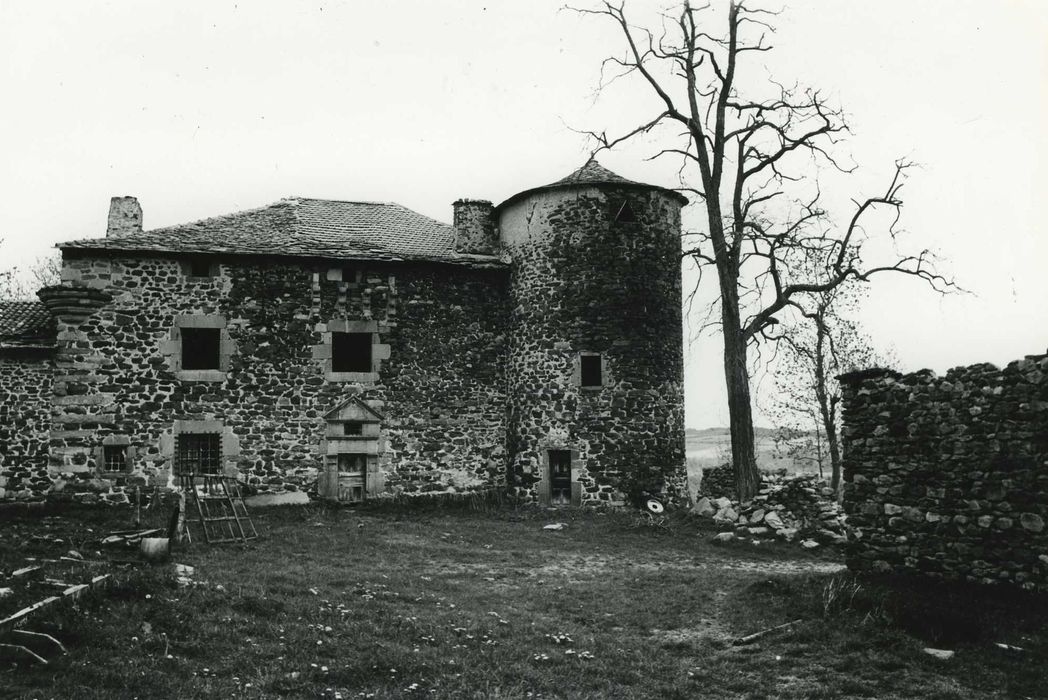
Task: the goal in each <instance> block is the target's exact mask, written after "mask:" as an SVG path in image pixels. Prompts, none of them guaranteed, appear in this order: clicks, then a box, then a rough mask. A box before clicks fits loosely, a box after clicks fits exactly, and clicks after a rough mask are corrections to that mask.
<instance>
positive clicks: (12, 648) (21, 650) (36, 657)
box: [0, 644, 47, 665]
mask: <svg viewBox="0 0 1048 700" xmlns="http://www.w3.org/2000/svg"><path fill="white" fill-rule="evenodd" d="M0 650H10V651H14V652H17V653H19V654H25V655H26V656H28V657H30V658H32V659H33V660H35V661H39V662H40V663H42V664H45V665H46V664H47V659H45V658H44V657H42V656H40V655H39V654H37V653H36V652H35V651H32V650H30V649H26V648H25V647H24V646H22V645H20V644H0Z"/></svg>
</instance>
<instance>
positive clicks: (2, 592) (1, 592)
mask: <svg viewBox="0 0 1048 700" xmlns="http://www.w3.org/2000/svg"><path fill="white" fill-rule="evenodd" d="M14 594H15V592H14V590H12V589H10V588H0V598H6V597H7V596H9V595H14Z"/></svg>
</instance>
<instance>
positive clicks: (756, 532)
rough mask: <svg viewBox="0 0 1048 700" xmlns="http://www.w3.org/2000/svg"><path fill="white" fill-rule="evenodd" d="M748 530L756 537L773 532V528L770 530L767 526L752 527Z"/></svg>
mask: <svg viewBox="0 0 1048 700" xmlns="http://www.w3.org/2000/svg"><path fill="white" fill-rule="evenodd" d="M747 532H749V533H750V534H751V535H753V536H754V537H758V536H760V535H767V534H768V533H769V532H771V530H769V529H768V528H766V527H751V528H747Z"/></svg>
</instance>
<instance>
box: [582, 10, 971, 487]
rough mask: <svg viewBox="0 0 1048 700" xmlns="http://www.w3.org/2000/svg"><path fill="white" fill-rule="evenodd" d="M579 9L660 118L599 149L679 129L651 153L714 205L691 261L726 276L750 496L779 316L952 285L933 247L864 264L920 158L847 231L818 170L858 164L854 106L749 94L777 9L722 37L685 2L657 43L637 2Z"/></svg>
mask: <svg viewBox="0 0 1048 700" xmlns="http://www.w3.org/2000/svg"><path fill="white" fill-rule="evenodd" d="M577 11H578V12H580V13H583V14H586V15H596V16H600V17H602V18H606V19H609V20H611V21H612V22H613V23H614V25H615V26H616V27H617V29H618V31H619V33H620V34H621V36H622V39H623V41H624V43H625V50H624V53H623V54H622V55H621V56H616V57H611V58H607V59H605V62H604V69H605V71H610V72H611V73H612V76H611V78H610V80H619V79H623V78H632V79H637V80H639V81H640V82H641V83H642V84H643V85H644V86H645V87H646V88H647V89H648V90H649V92H650V94H651V96H652V101H651V104H652V116H651V118H650V119H649V120H648V121H645V122H644V123H642V124H639V125H638V126H636V127H634V128H632V129H629V130H628V131H625V132H624V133H622V134H621V135H618V136H609V135H608V134H607V133H605V132H601V133H596V132H588V133H590V135H591V136H592V137H594V138H595V139H596V140H597V142H598V147H597V149H596V151H598V152H599V151H600V150H603V149H609V148H613V147H615V146H616V145H618V144H620V143H623V142H624V141H627V140H629V139H632V138H634V137H636V136H639V135H642V134H649V133H653V132H655V131H659V132H660V133H663V132H667V131H668V133H666V136H667V137H668V138H669V139H671V142H670V144H669V145H667V147H665V148H663V149H661V150H660V151H659V152H658V153H656V154H655V155H654V156H652V157H661V156H670V157H679V158H680V159H681V169H680V173H681V185H682V187H681V188H680V189H681V190H682V191H684V192H688V193H691V194H692V195H694V196H695V197H697V199H698V201H700V202H701V203H702V205H703V206H704V208H705V213H706V225H707V227H706V228H707V230H705V231H702V232H698V233H695V234H690V235H688V236H686V241H685V251H684V255H685V257H688V258H690V259H692V260H693V261H695V263H696V264H697V265H698V266H699V269H700V273H701V270H702V269H704V268H707V267H709V268H713V269H714V270H715V271H716V274H717V280H718V283H719V284H718V291H719V294H718V297H717V299H716V301H715V302H714V303H715V305H716V306H717V312H718V316H719V319H718V320H717V322H716V323H717V325H718V326H719V327H720V330H721V333H722V336H723V340H724V376H725V381H726V384H727V393H728V412H729V416H730V419H731V451H732V460H733V463H734V467H735V477H736V489H737V492H738V496H739V498H741V499H748V498H750V497H752V496H753V495H754V493H755V492H756V490H757V486H758V483H759V478H760V475H759V473H758V471H757V463H756V458H755V452H754V436H753V415H752V406H751V399H750V372H749V367H748V351H749V349H750V346H751V345H753V344H755V343H757V342H759V341H760V340H761V339H763V338H764V337H765V336H766V335H767V333H768V331H769V329H770V328H771V327H772V326H774V325H775V324H776V323H778V319H777V317H776V315H777V314H779V313H780V312H782V311H783V310H786V309H789V308H790V307H792V306H794V305H795V299H796V298H797V297H798V296H799V295H802V294H817V293H819V292H824V291H828V290H831V289H834V288H836V287H838V286H839V285H841V284H844V283H845V282H848V281H855V280H869V279H870V278H872V277H873V276H875V275H878V274H880V273H886V272H895V273H901V274H907V275H913V276H916V277H918V278H920V279H922V280H925V281H927V282H928V283H930V284H931V285H932V286H933V287H934V288H936V289H939V290H945V289H947V288H949V287H950V286H952V283H951V282H950V281H949V280H946V279H944V278H943V277H942V276H940V275H939V274H937V273H936V272H935V270H934V268H933V266H932V265H931V263H932V262H933V261H932V258H931V256H930V254H929V252H928V251H926V250H925V251H921V252H919V253H917V254H911V255H907V254H897V253H891V254H890V255H891V257H890V258H888V259H886V260H882V261H877V262H872V263H871V262H868V261H866V260H865V259H864V257H863V253H864V243H865V242H866V241H867V238H868V235H869V234H868V233H867V226H878V225H881V226H883V227H884V228H885V229H886V233H887V234H889V235H890V236H891V237H892V238H894V237H895V235H896V234H897V229H896V224H897V222H898V213H899V208H900V207H901V206H902V200H901V199H900V194H899V193H900V189H901V187H902V185H903V181H904V179H905V175H906V172H907V169H908V168H909V167H910V166H909V164H908V163H906V162H904V161H898V162H896V164H895V171H894V175H893V176H892V178H891V181H890V183H889V185H888V187H887V188H886V189H885V190H884V191H883V192H882V193H880V194H877V195H874V196H871V197H867V198H864V199H857V200H853V201H854V204H855V210H854V212H853V214H852V216H851V218H850V220H849V221H848V223H847V224H846V225H845V226H843V227H836V226H834V225H833V223H832V221H831V220H830V218H829V216H828V214H827V212H826V211H825V210H824V209H823V208H822V206H821V204H820V201H821V199H822V193H821V191H820V190H819V187H818V182H817V178H816V175H817V174H818V170H819V168H820V167H829V168H834V169H836V170H839V171H841V172H845V173H847V172H851V170H852V168H851V167H846V166H844V165H842V164H841V163H839V162H838V160H836V159H835V156H834V155H833V154H832V153H831V152H830V149H831V147H832V146H834V144H836V143H837V142H838V141H839V139H840V138H841V137H843V136H844V135H845V134H846V133H847V131H848V126H847V123H846V121H845V118H844V114H843V112H842V111H841V109H840V108H838V107H834V106H831V105H830V104H829V102H828V101H827V100H826V99H825V98H824V97H823V95H822V94H821V93H819V92H818V91H815V90H811V89H801V88H798V87H786V86H784V85H780V84H778V83H775V82H773V81H764V83H765V84H764V86H763V87H762V86H754V87H753V88H752V89H751V94H744V93H743V91H742V89H741V88H740V87H739V76H740V72H741V71H742V70H743V68H744V66H743V63H744V61H743V59H745V58H746V57H748V56H752V55H754V54H762V53H765V52H767V51H769V50H771V46H769V45H768V44H767V43H766V37H767V36H768V35H769V34H770V33H772V32H773V28H772V26H771V24H769V21H770V20H771V19H772V17H773V15H774V13H772V12H768V11H766V10H761V9H750V8H749V7H747V6H745V5H744V3H743V2H741V1H740V0H733V2H731V4H730V5H729V6H728V10H727V31H726V33H725V34H723V35H719V36H718V35H717V33H716V32H715V31H714V30H708V29H707V28H706V23H705V22H704V20H705V19H706V18H707V15H708V13H710V12H715V11H716V10H715V9H714V8H712V7H711V5H710V4H706V5H703V6H702V7H696V8H693V7H691V5H690V4H689V3H687V2H685V3H684V5H683V6H682V8H681V10H680V12H679V14H675V15H673V16H670V15H663V16H662V27H661V30H660V31H659V32H658V34H659V36H658V37H656V33H654V32H653V31H652V30H651V29H648V28H644V27H638V26H634V25H633V24H632V23H631V22H630V20H629V19H628V18H627V15H626V9H625V4H624V3H620V4H613V3H611V2H603V3H602V4H601V5H600V6H599V7H597V8H595V9H578V10H577ZM609 82H610V81H609ZM602 83H603V84H607V83H606V82H604V81H602ZM878 209H886V210H888V212H889V213H890V216H889V217H888V219H887V220H886V221H881V220H880V219H879V218H878V217H877V215H876V210H878ZM868 219H872V220H873V221H869V222H868V221H867V220H868ZM878 222H880V223H878ZM813 256H814V258H815V259H818V260H819V261H820V265H819V266H818V268H817V270H816V271H815V273H814V274H808V273H807V272H803V271H800V270H799V269H798V265H797V262H798V260H809V259H812V257H813ZM805 267H806V266H805ZM700 277H701V274H700Z"/></svg>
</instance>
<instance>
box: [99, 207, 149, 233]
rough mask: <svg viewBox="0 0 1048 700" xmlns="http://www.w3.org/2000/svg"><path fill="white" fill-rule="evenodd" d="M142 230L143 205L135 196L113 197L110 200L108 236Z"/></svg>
mask: <svg viewBox="0 0 1048 700" xmlns="http://www.w3.org/2000/svg"><path fill="white" fill-rule="evenodd" d="M141 232H142V207H141V206H140V205H139V203H138V200H137V199H135V198H134V197H113V198H112V199H111V200H109V226H108V227H107V228H106V237H107V238H110V237H111V238H116V237H118V236H126V235H128V234H131V233H141Z"/></svg>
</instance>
